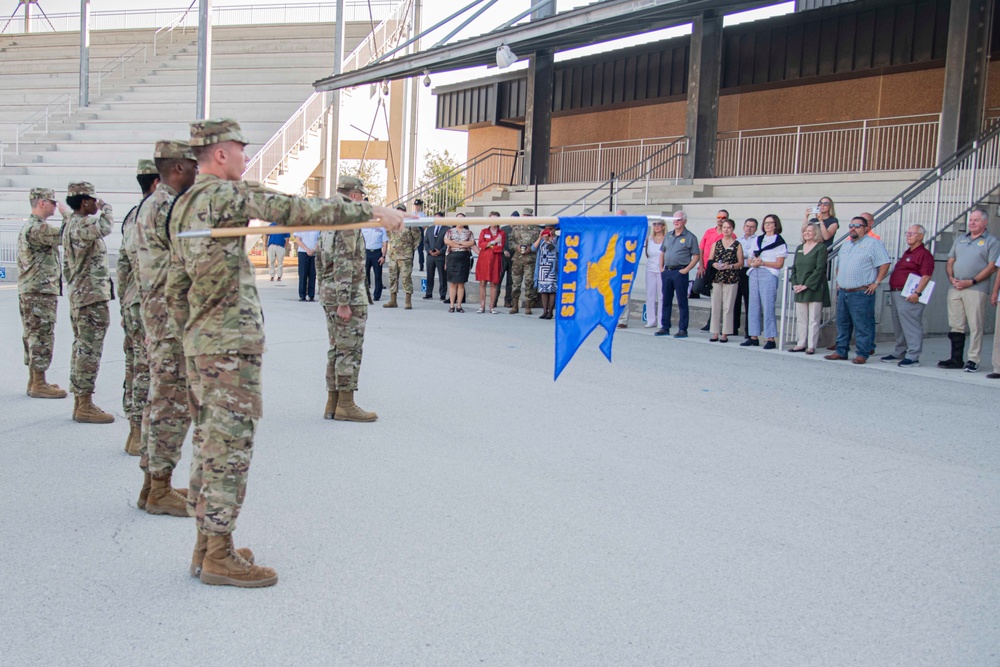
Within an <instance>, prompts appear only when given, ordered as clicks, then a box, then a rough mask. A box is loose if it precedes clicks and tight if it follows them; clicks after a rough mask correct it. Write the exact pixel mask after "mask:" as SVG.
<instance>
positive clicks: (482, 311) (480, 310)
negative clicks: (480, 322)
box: [476, 308, 486, 315]
mask: <svg viewBox="0 0 1000 667" xmlns="http://www.w3.org/2000/svg"><path fill="white" fill-rule="evenodd" d="M476 312H477V313H479V314H480V315H482V314H483V313H485V312H486V311H485V310H483V309H482V308H480V309H479V310H477V311H476Z"/></svg>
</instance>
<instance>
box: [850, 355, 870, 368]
mask: <svg viewBox="0 0 1000 667" xmlns="http://www.w3.org/2000/svg"><path fill="white" fill-rule="evenodd" d="M866 361H868V357H854V358H853V359H851V363H852V364H857V365H859V366H860V365H861V364H863V363H865V362H866Z"/></svg>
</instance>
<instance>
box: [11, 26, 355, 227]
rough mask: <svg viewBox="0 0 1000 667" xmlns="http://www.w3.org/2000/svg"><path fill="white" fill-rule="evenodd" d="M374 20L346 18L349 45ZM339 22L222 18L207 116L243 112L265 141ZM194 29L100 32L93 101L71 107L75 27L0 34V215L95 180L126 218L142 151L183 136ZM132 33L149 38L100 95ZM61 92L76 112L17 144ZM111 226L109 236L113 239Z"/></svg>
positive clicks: (318, 71)
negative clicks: (157, 36)
mask: <svg viewBox="0 0 1000 667" xmlns="http://www.w3.org/2000/svg"><path fill="white" fill-rule="evenodd" d="M369 30H370V25H369V24H368V23H351V24H348V25H347V26H346V31H347V44H346V48H347V49H348V50H350V49H353V48H354V46H355V45H356V44H357V43H358V42H360V41H361V39H363V38H364V36H365V35H366V34H367V33H368V32H369ZM333 33H334V26H333V25H332V24H296V25H265V26H241V27H219V28H216V29H215V30H214V31H213V41H214V52H213V59H212V88H211V103H212V107H211V115H212V116H213V117H226V116H228V117H233V118H236V119H238V120H239V121H240V124H241V125H242V127H243V130H244V132H245V133H247V135H248V136H249V137H250V139H251V140H252V141H253V144H252V145H251V146H249V147H248V153H249V154H251V155H252V154H253V153H254V151H255V150H257V149H259V148H260V146H261V145H262V144H263V143H264V142H266V141H267V140H268V139H269V138H270V137H271V135H272V134H273V133H274V132H275V131H276V130H278V129H279V128H280V127H281V126H282V124H283V123H284V122H285V120H286V119H287V118H288V117H289V116H290V115H291V114H292V113H293V112H295V111H296V109H298V108H299V106H300V105H301V104H302V102H303V100H305V99H306V98H307V97H308V96H309V95H310V94H311V93H312V90H313V89H312V82H313V81H315V80H316V79H319V78H321V77H323V76H326V75H328V74H329V73H330V71H331V69H332V65H331V64H330V63H332V62H333ZM195 38H196V33H195V32H194V31H190V30H189V31H188V32H187V33H186V35H181V34H179V33H176V34H175V37H174V40H173V43H172V44H171V43H169V42H168V43H167V44H164V43H163V42H162V41H161V42H160V43H159V45H158V49H157V51H158V53H157V55H156V56H153V54H152V39H153V31H152V30H119V31H104V32H95V33H93V34H92V46H91V65H90V69H91V75H92V78H91V104H90V106H89V107H87V108H84V109H78V108H77V107H76V97H77V85H78V84H77V81H78V76H79V74H78V66H79V35H78V34H75V33H48V34H31V35H17V36H8V37H2V38H0V89H2V90H4V102H5V104H4V106H3V107H0V141H3V142H5V143H6V144H7V146H6V149H5V155H4V163H5V166H3V167H0V219H5V218H15V219H16V218H23V217H25V215H26V214H27V191H28V189H29V188H30V187H34V186H47V187H51V188H53V189H54V190H55V191H56V193H57V195H58V196H60V197H62V196H64V193H65V190H66V185H67V183H69V182H70V181H74V180H89V181H91V182H93V183H94V185H95V186H96V187H97V190H98V193H99V194H100V195H101V196H103V197H104V198H105V199H106V200H107V201H109V202H110V203H111V204H112V205H113V206H114V208H115V211H116V218H119V219H120V218H121V217H123V216H124V214H125V213H126V212H127V211H128V209H129V208H131V207H132V206H133V205H134V204H135V203H136V201H137V200H138V197H139V193H138V187H137V185H136V181H135V164H136V161H137V160H139V159H140V158H143V157H149V156H151V154H152V148H153V144H154V142H155V141H156V140H158V139H162V138H186V137H187V136H188V122H189V120H191V119H193V117H194V108H195V98H196V65H197V47H196V45H195ZM137 43H148V44H149V47H148V49H147V50H146V61H145V62H143V60H142V56H141V54H140V55H139V56H138V58H137V59H133V61H131V62H129V63H128V64H127V65H126V68H125V72H124V75H123V73H122V72H117V71H116V72H115V73H114V74H112V75H111V76H110V77H108V78H106V79H105V80H104V81H103V82H102V85H101V92H100V94H98V93H97V89H96V84H95V83H94V77H95V75H96V73H97V72H99V71H100V70H101V69H102V68H103V66H104V64H105V63H107V62H108V61H111V60H113V59H114V58H115V57H116V56H117V55H118V54H120V53H121V52H123V51H124V50H126V49H127V48H129V47H131V46H132V45H134V44H137ZM61 93H67V94H68V95H69V97H71V98H72V101H73V104H72V114H71V115H69V116H68V117H67V116H66V114H65V113H63V114H61V115H56V116H55V117H53V118H52V119H51V120H50V121H49V128H48V129H49V131H48V132H44V131H43V129H42V128H41V127H39V128H36V129H35V130H34V131H32V132H29V133H28V134H26V135H23V136H22V139H21V150H20V154H19V155H14V154H13V146H12V144H13V138H14V129H15V127H16V126H17V124H18V123H19V122H21V121H22V120H23V119H24V118H25V117H27V116H28V115H29V114H31V113H32V112H33V111H35V110H37V109H39V108H41V107H43V106H44V105H45V104H46V103H48V102H50V101H51V100H52V99H53V98H55V97H56V96H58V95H59V94H61ZM116 245H117V240H116V238H115V236H113V237H112V238H111V239H109V246H113V247H114V246H116Z"/></svg>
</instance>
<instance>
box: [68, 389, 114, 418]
mask: <svg viewBox="0 0 1000 667" xmlns="http://www.w3.org/2000/svg"><path fill="white" fill-rule="evenodd" d="M114 420H115V418H114V416H112V415H109V414H108V413H107V412H105V411H104V410H101V409H100V408H99V407H97V406H96V405H94V399H93V394H80V395H79V396H77V397H76V407H74V408H73V421H78V422H80V423H81V424H110V423H112V422H114Z"/></svg>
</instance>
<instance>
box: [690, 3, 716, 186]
mask: <svg viewBox="0 0 1000 667" xmlns="http://www.w3.org/2000/svg"><path fill="white" fill-rule="evenodd" d="M721 77H722V17H721V16H712V15H708V16H698V17H696V18H695V20H694V22H693V25H692V30H691V55H690V63H689V67H688V98H687V126H686V127H687V130H686V134H687V136H688V140H689V144H688V152H687V155H685V156H684V164H683V167H682V172H683V175H684V178H686V179H692V178H712V177H713V176H715V152H716V150H715V149H716V145H717V139H716V135H717V134H718V131H719V85H720V79H721Z"/></svg>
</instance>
